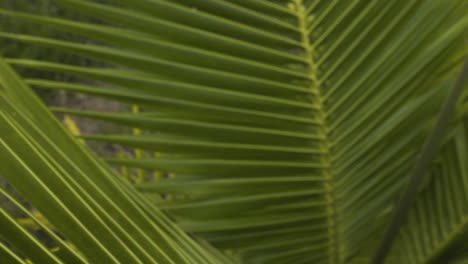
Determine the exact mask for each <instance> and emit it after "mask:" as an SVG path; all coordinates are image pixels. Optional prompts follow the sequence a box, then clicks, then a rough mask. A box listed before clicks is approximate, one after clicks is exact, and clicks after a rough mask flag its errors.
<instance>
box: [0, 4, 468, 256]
mask: <svg viewBox="0 0 468 264" xmlns="http://www.w3.org/2000/svg"><path fill="white" fill-rule="evenodd" d="M58 2H60V3H61V4H63V5H64V6H65V7H70V8H74V9H76V10H78V11H81V12H84V13H86V14H88V15H89V16H92V17H96V18H99V19H101V20H103V21H104V22H105V23H106V25H94V24H87V23H82V22H73V21H67V20H63V19H57V18H49V17H39V16H33V15H28V14H22V13H15V12H10V11H4V10H2V11H0V12H1V13H2V14H5V15H11V16H14V17H17V18H22V19H25V20H29V21H33V22H38V23H43V24H46V25H49V26H52V27H56V28H58V29H61V30H64V31H68V32H71V33H75V34H80V35H83V36H86V37H88V38H90V39H92V40H93V41H98V42H99V43H100V44H99V45H98V44H89V43H88V44H81V43H71V42H67V41H62V40H52V39H48V38H43V37H38V36H26V35H20V34H16V33H5V32H2V33H0V36H1V37H6V38H13V39H17V40H21V41H25V42H27V43H31V44H35V45H42V46H46V47H52V48H56V49H60V50H63V51H64V52H69V53H73V54H77V55H79V56H85V57H89V58H91V59H94V60H97V61H102V62H105V63H107V64H109V65H113V66H115V67H112V68H111V69H110V68H107V67H106V68H89V67H88V68H85V67H77V66H72V65H63V64H59V63H50V62H42V61H34V60H28V59H8V60H7V62H8V63H9V64H11V65H15V66H19V67H31V68H34V69H39V70H44V71H52V72H61V73H66V74H70V75H74V76H78V77H81V78H85V79H89V80H92V81H93V82H95V83H96V85H84V84H69V83H61V82H56V81H46V80H37V79H27V80H25V83H27V84H29V85H32V86H35V87H39V88H47V89H63V90H66V91H72V92H79V93H85V94H89V95H92V96H98V97H103V98H106V99H111V100H117V101H121V102H124V103H129V104H135V105H139V106H141V107H143V108H144V109H145V110H146V111H145V112H141V113H133V114H129V113H105V112H101V113H99V112H81V111H73V110H66V109H54V110H56V111H58V112H64V113H69V114H75V115H79V116H84V117H88V118H92V119H97V120H102V121H107V122H114V123H117V124H120V125H123V126H128V127H132V128H139V129H143V130H144V131H146V133H144V134H143V135H138V136H135V135H113V134H112V135H87V136H84V137H83V138H85V139H87V140H94V141H102V142H111V143H116V144H121V145H124V146H128V147H133V148H138V149H145V150H148V151H153V152H154V151H157V152H160V153H161V157H160V158H157V159H154V158H109V159H106V161H107V162H108V163H109V164H112V165H118V166H129V167H135V168H143V169H147V170H162V171H169V172H172V173H175V177H170V178H168V179H163V180H161V181H154V182H148V183H143V184H139V185H137V186H136V188H137V189H138V190H140V191H141V194H143V196H144V197H141V196H140V194H137V193H136V192H135V190H134V189H133V188H132V187H130V186H127V185H125V186H127V187H125V188H124V187H119V188H123V189H121V190H124V193H128V195H130V194H131V197H135V198H134V199H136V200H138V201H139V202H138V204H139V203H142V204H144V208H145V209H144V212H145V213H147V214H154V213H153V212H154V210H156V212H157V215H154V217H153V218H152V219H153V220H155V221H159V220H157V219H159V217H162V218H161V219H164V221H163V220H160V221H163V222H164V223H165V224H167V225H170V227H169V226H168V227H167V228H166V229H165V231H167V232H170V231H171V230H172V228H174V229H176V228H177V227H175V226H174V225H172V224H170V223H169V222H168V220H166V218H164V216H161V215H162V214H161V213H160V212H159V211H158V209H156V208H155V206H154V205H153V204H150V203H149V201H154V202H155V203H156V206H157V207H158V208H161V209H162V210H164V211H166V212H168V213H169V214H170V215H171V216H172V217H173V218H174V219H175V222H176V223H177V225H178V226H179V227H181V228H182V229H184V230H185V231H186V232H189V233H190V234H193V235H195V236H196V237H197V239H198V240H199V242H200V243H201V244H202V245H205V242H204V241H207V242H209V243H211V244H212V245H214V246H215V247H217V248H219V249H222V250H224V251H225V252H230V253H229V254H234V255H236V256H239V257H240V258H241V259H242V260H243V261H244V262H245V263H272V264H274V263H299V264H300V263H347V262H349V261H352V257H353V256H356V255H359V254H364V255H366V253H367V252H365V250H364V248H365V247H366V245H368V243H370V241H374V239H376V238H378V237H379V235H378V234H379V233H380V231H381V230H382V229H383V228H384V227H385V224H386V220H385V218H386V216H388V212H389V211H390V210H392V205H393V201H394V200H395V199H396V198H397V197H398V194H399V192H400V191H401V189H402V186H404V184H405V183H406V182H407V180H408V176H409V175H410V172H411V169H412V166H413V164H414V162H415V161H416V159H417V155H418V153H419V152H420V149H421V146H422V145H423V141H424V138H425V136H426V135H427V134H428V133H429V131H430V129H431V126H432V123H433V121H434V119H435V117H436V114H437V112H438V111H439V108H440V106H441V104H442V102H443V99H444V97H445V96H446V95H447V93H448V91H449V90H450V87H451V86H452V85H453V83H452V79H453V76H454V74H455V73H456V72H457V71H458V70H459V68H460V64H461V61H462V60H463V58H464V57H465V55H466V54H467V51H468V50H467V49H466V37H465V34H466V33H467V30H468V16H467V15H466V14H467V12H466V11H467V10H466V5H465V4H464V1H457V0H450V1H429V0H428V1H403V0H392V1H371V2H369V1H363V0H361V1H306V0H293V1H288V2H287V3H286V2H285V1H245V0H242V1H231V0H224V1H211V0H210V1H189V0H184V1H182V0H180V1H179V0H177V1H163V0H132V1H128V0H118V1H114V2H116V3H117V4H116V5H103V4H96V3H93V2H92V1H78V0H59V1H58ZM101 83H105V84H106V86H110V87H111V88H101V87H99V84H101ZM5 108H7V107H5ZM466 110H467V109H466V107H464V106H460V107H459V108H458V109H457V118H455V119H454V120H453V123H454V125H453V126H452V127H456V129H455V128H454V129H453V130H451V131H452V132H451V133H449V135H448V136H447V140H446V142H445V146H444V152H443V153H445V152H447V153H446V154H443V155H442V154H441V156H444V158H443V160H444V159H448V160H451V161H452V160H454V159H455V160H457V161H452V163H453V164H452V163H451V161H443V162H442V164H443V166H442V167H444V166H446V167H444V168H445V169H444V170H440V169H437V166H435V167H434V169H433V170H432V172H431V173H432V174H433V178H435V177H439V176H440V175H443V176H444V178H445V177H447V178H451V179H452V177H453V183H458V185H457V186H458V187H459V189H458V190H457V192H453V193H454V194H453V195H457V194H458V193H460V195H461V193H463V192H466V190H467V187H466V185H463V184H460V182H463V181H464V180H465V179H466V177H465V176H466V175H465V172H464V170H463V168H462V167H463V166H462V165H460V164H463V162H462V160H463V158H464V151H463V150H464V148H465V146H464V145H463V143H464V139H463V138H462V137H461V136H460V135H461V134H463V133H462V132H454V131H460V129H462V128H460V127H463V123H462V121H461V120H463V118H464V116H465V115H466ZM46 133H47V132H46ZM459 134H460V135H459ZM464 135H466V133H465V134H464ZM11 140H13V139H10V140H9V141H11ZM58 144H60V143H58V142H57V145H58ZM68 144H69V143H68ZM454 149H455V150H454ZM450 150H453V151H450ZM450 157H453V159H452V158H450ZM90 159H91V158H90ZM57 162H59V160H57ZM58 164H60V162H59V163H58ZM90 171H91V169H90ZM106 175H107V174H106ZM107 177H109V175H108V176H107ZM439 178H442V177H439ZM434 182H435V181H434ZM434 182H431V183H429V184H427V186H426V188H424V190H423V191H422V194H421V199H420V200H419V201H418V202H417V205H416V207H415V209H414V210H413V211H412V212H411V213H410V214H411V217H410V220H409V223H408V226H405V227H404V229H403V230H407V229H408V230H411V232H402V233H403V234H404V235H401V237H400V238H399V239H400V240H399V241H401V242H400V243H399V246H401V247H403V251H402V252H403V253H402V254H403V255H402V256H405V255H404V254H413V253H414V252H413V251H412V247H415V246H417V247H420V248H418V250H421V251H418V253H417V254H414V255H412V257H411V258H406V259H413V258H414V260H415V261H416V262H414V263H425V262H426V261H427V260H428V259H430V258H432V257H436V256H439V255H440V256H442V255H443V254H444V253H445V252H448V251H447V250H451V248H452V244H453V245H454V247H456V246H457V245H458V243H459V242H458V240H457V239H454V238H452V237H451V236H448V235H446V234H437V236H435V234H434V237H432V239H433V241H430V240H427V239H421V238H420V237H419V236H424V235H425V234H424V231H423V230H426V229H421V228H423V227H424V226H426V227H431V228H440V227H441V226H443V227H444V228H448V229H450V230H452V231H453V232H457V234H458V233H463V232H461V231H460V230H461V229H460V228H458V226H459V225H460V223H462V222H463V219H464V218H466V216H467V212H466V210H462V209H459V210H456V211H454V212H456V214H457V215H456V216H453V218H450V225H451V226H448V225H449V224H448V223H445V222H444V223H441V222H439V221H441V220H442V219H441V217H437V216H440V214H441V213H442V212H443V211H440V212H438V213H437V214H435V216H434V218H427V222H425V223H424V225H423V226H417V227H412V226H413V225H417V223H419V220H418V218H417V217H423V216H424V215H425V214H427V213H429V212H428V208H425V206H426V207H427V206H428V205H426V204H431V203H432V202H431V201H430V200H428V199H435V200H436V201H439V196H442V195H448V194H447V190H450V189H449V188H452V187H450V186H454V185H450V186H449V184H448V183H446V185H447V187H441V186H440V185H437V186H436V185H434V184H435V183H434ZM106 183H108V182H106ZM453 183H452V184H453ZM442 185H443V184H442ZM105 186H107V184H105V183H104V182H102V183H100V184H99V185H96V188H95V189H94V190H99V189H100V188H104V187H105ZM444 186H445V185H444ZM84 190H85V189H84ZM117 193H118V192H117ZM455 193H457V194H455ZM167 194H170V195H173V197H175V198H174V199H166V200H164V199H162V200H161V199H160V196H161V195H167ZM96 195H97V194H96ZM116 195H117V198H115V199H117V200H114V197H113V194H111V193H107V194H106V196H105V197H108V198H107V199H111V198H112V201H119V200H118V199H119V198H118V197H120V196H122V194H116ZM119 195H120V196H119ZM97 197H98V198H99V196H97ZM426 197H427V198H426ZM94 199H95V198H94V196H91V197H89V198H88V202H91V201H94ZM96 199H97V198H96ZM100 199H103V202H102V203H104V202H105V201H107V200H106V199H104V198H102V197H100ZM121 199H124V198H121ZM454 199H455V198H450V201H452V200H454ZM125 201H126V200H125ZM117 204H119V205H120V202H119V203H117ZM98 205H103V204H101V201H100V200H96V205H95V206H98ZM141 206H143V205H141ZM441 206H442V207H443V205H441ZM129 208H130V209H131V208H133V207H131V206H130V207H129ZM117 209H118V208H115V210H117ZM130 209H128V210H130ZM93 210H97V209H94V208H93ZM105 212H107V210H105ZM124 212H126V213H125V214H124V215H126V216H127V215H131V216H132V218H131V219H128V221H129V222H128V223H127V224H129V223H132V222H131V221H130V220H132V221H136V219H140V218H139V217H138V214H136V213H135V212H133V211H128V212H127V211H124ZM127 213H128V214H127ZM101 217H103V216H101ZM127 217H128V216H127ZM431 219H432V220H431ZM158 223H159V222H158ZM143 224H145V225H143ZM147 224H148V223H146V222H145V223H142V224H141V225H140V224H138V225H137V226H139V227H140V228H141V232H143V233H141V232H140V233H138V232H136V233H135V234H133V232H131V231H129V230H127V229H126V228H124V227H122V231H121V232H122V237H127V238H128V243H129V244H126V243H125V245H133V247H134V248H131V247H130V248H129V250H126V251H125V250H121V251H119V253H121V254H125V252H127V253H128V254H129V255H131V254H130V253H132V252H134V251H135V252H139V253H141V254H142V255H141V258H142V259H144V258H143V255H144V252H146V251H145V250H149V249H150V248H151V246H153V247H154V246H155V245H154V244H155V242H154V241H158V240H153V237H149V238H148V239H146V238H145V239H146V240H145V239H144V236H143V234H145V233H146V232H150V231H143V230H153V229H154V226H153V227H150V229H146V225H147ZM129 225H130V224H129ZM454 226H457V227H454ZM151 228H153V229H151ZM420 229H421V230H420ZM125 232H129V234H126V233H125ZM138 234H140V235H141V236H143V237H139V238H138V239H136V238H135V239H136V240H134V241H140V240H141V241H143V242H142V243H143V245H142V247H144V249H145V250H143V249H141V250H140V249H138V247H139V246H138V243H135V242H134V241H132V240H131V239H130V238H131V237H132V235H135V236H137V235H138ZM171 234H172V233H171ZM177 234H178V236H179V235H180V236H181V238H178V240H175V241H177V242H180V241H184V243H183V244H182V246H180V247H181V250H182V252H185V251H184V250H189V245H190V247H191V246H194V244H192V242H188V241H189V240H187V241H185V240H184V239H188V238H187V237H186V235H183V234H181V233H180V232H177ZM178 236H177V237H178ZM182 237H183V238H184V239H182ZM457 237H459V236H457ZM460 237H463V236H460ZM102 239H104V237H103V238H102ZM106 239H107V238H106ZM97 240H99V239H97ZM416 240H417V241H419V242H418V243H417V244H414V245H413V244H412V243H413V242H414V241H416ZM106 241H107V240H106ZM145 241H146V242H145ZM171 241H172V240H171ZM190 241H191V240H190ZM434 241H435V242H434ZM111 243H112V242H111V240H109V245H110V244H111ZM132 243H133V244H132ZM145 243H147V244H145ZM156 244H157V243H156ZM435 244H437V245H438V246H435ZM439 244H440V245H446V246H440V245H439ZM165 245H167V250H169V251H168V252H178V248H177V249H171V250H172V251H171V250H170V249H169V248H170V247H171V246H174V247H176V245H175V244H174V243H172V242H171V243H169V242H168V244H165ZM199 247H201V246H197V249H194V250H192V251H189V252H190V253H187V254H188V256H189V257H193V260H192V259H191V258H189V257H181V258H180V259H176V258H174V259H175V260H174V261H176V262H177V261H182V260H183V261H195V263H196V261H201V260H203V261H208V259H209V258H208V256H206V258H203V257H205V255H204V254H203V255H202V256H203V257H202V256H200V257H199V258H197V256H198V255H197V254H201V253H200V252H204V251H199V250H198V249H200V248H199ZM460 248H462V247H460ZM165 250H166V248H164V250H162V251H161V250H160V251H155V252H154V254H158V253H157V252H165ZM200 250H202V249H200ZM459 251H463V249H461V250H459ZM363 252H364V253H363ZM135 254H137V253H135ZM161 254H162V253H161ZM174 254H176V253H174ZM207 254H208V253H207ZM229 254H228V255H229ZM5 255H8V256H10V255H11V254H9V251H5ZM458 255H460V256H462V254H461V253H460V254H458ZM137 256H138V257H140V256H139V255H137ZM184 256H185V255H184ZM210 256H211V255H210ZM122 257H124V256H122ZM127 257H130V256H127ZM153 257H154V258H153V259H158V260H159V258H161V259H164V257H162V256H156V255H154V256H153ZM171 257H172V255H171ZM460 258H462V257H460ZM146 260H148V261H149V260H151V259H150V258H149V257H148V258H146ZM223 261H225V260H223ZM402 261H403V260H402ZM143 262H144V261H143ZM149 263H151V262H149ZM168 263H170V262H168ZM177 263H179V262H177ZM180 263H184V262H180ZM187 263H188V262H187ZM200 263H202V262H200ZM203 263H205V262H203ZM207 263H208V262H207ZM210 263H211V262H210ZM221 263H226V262H221Z"/></svg>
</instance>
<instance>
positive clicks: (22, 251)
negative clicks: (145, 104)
mask: <svg viewBox="0 0 468 264" xmlns="http://www.w3.org/2000/svg"><path fill="white" fill-rule="evenodd" d="M0 83H1V86H0V87H1V89H0V102H1V104H0V105H1V109H0V128H1V131H2V133H1V136H0V158H1V160H2V166H1V167H0V173H1V175H2V177H4V178H5V179H6V180H7V181H8V183H10V184H11V185H12V186H13V187H15V188H16V190H17V191H18V192H19V193H20V194H22V196H24V197H25V198H26V199H27V200H28V201H29V202H30V203H31V204H32V205H33V206H34V207H35V208H37V209H38V210H39V211H40V212H41V213H42V214H43V215H44V216H45V217H46V218H47V219H48V220H49V221H50V222H51V223H52V224H53V225H54V227H56V228H57V230H58V231H59V232H60V236H58V235H56V234H55V230H53V229H51V227H48V226H47V225H44V224H43V221H41V220H40V219H38V217H36V216H34V215H31V214H28V212H27V210H26V209H24V208H22V205H21V203H19V202H17V201H16V199H15V198H13V197H12V196H10V195H8V193H7V192H5V191H4V190H1V193H2V195H4V196H6V197H7V198H8V199H9V200H11V202H13V203H14V204H15V205H16V206H18V207H19V208H20V209H21V210H22V211H23V212H24V213H26V215H28V216H29V217H31V219H32V220H33V221H34V222H36V223H37V224H38V225H39V226H40V227H41V228H42V229H43V230H44V231H45V232H46V233H47V234H48V235H49V236H50V237H51V239H53V240H54V241H55V243H56V244H57V245H58V247H59V249H60V250H59V253H57V254H55V253H54V252H52V251H51V250H50V249H49V248H47V247H46V246H45V245H43V244H42V243H41V242H40V241H39V240H38V239H37V238H35V237H34V236H33V235H31V234H30V233H29V232H28V231H27V230H26V229H25V227H23V226H21V225H20V224H19V222H18V221H16V219H14V218H13V217H12V216H10V215H9V214H8V213H7V212H6V211H5V210H4V209H3V208H1V209H0V223H1V226H2V229H1V232H0V233H1V237H2V238H3V239H5V240H6V241H7V242H9V246H7V245H5V244H4V242H1V245H2V246H1V252H2V254H1V256H2V259H1V261H2V262H4V261H8V262H6V263H24V258H27V259H29V260H31V261H33V262H34V263H174V264H175V263H193V264H195V263H223V262H224V261H226V262H227V263H230V262H231V260H230V259H229V258H227V257H224V256H223V255H221V253H219V252H218V253H216V251H215V250H212V249H210V248H209V247H207V246H201V245H200V244H199V243H196V242H195V241H194V240H193V239H192V238H190V237H189V236H187V235H186V234H185V233H184V232H182V231H181V230H180V229H179V228H178V227H176V226H175V225H174V223H172V222H171V221H170V220H169V219H168V218H167V216H165V215H164V214H163V213H162V212H161V211H160V210H159V209H157V208H156V207H154V206H153V205H151V204H149V203H148V202H147V201H146V200H145V199H142V197H141V195H139V194H138V193H136V192H135V191H134V189H133V188H132V187H131V186H130V185H129V184H128V183H126V182H124V181H123V180H119V178H118V177H115V175H113V174H114V173H113V172H112V170H111V169H110V168H109V167H108V166H105V165H104V164H102V163H101V162H100V161H99V160H98V159H96V157H95V156H94V155H92V154H91V153H89V152H88V151H86V150H84V149H83V147H82V146H81V145H80V144H78V142H77V141H76V140H74V139H73V138H72V137H71V136H70V135H69V134H67V133H66V131H65V130H64V129H63V127H61V125H60V123H58V122H57V120H54V117H53V116H52V115H51V113H50V112H48V110H47V109H46V108H45V107H44V106H43V105H41V104H39V103H38V102H39V101H38V99H37V98H36V97H34V95H33V94H32V91H31V90H30V89H29V88H28V87H27V86H26V85H25V84H24V83H23V82H22V81H21V80H20V79H19V78H18V76H16V75H15V74H14V73H13V72H12V71H11V69H10V68H9V67H8V66H7V65H6V64H5V63H4V62H3V61H1V62H0ZM61 236H64V237H65V238H63V237H61ZM64 239H66V240H64ZM68 243H72V245H73V246H70V245H69V244H68ZM10 246H11V247H10ZM12 248H13V249H12ZM211 251H212V252H211ZM232 263H234V262H232Z"/></svg>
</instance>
